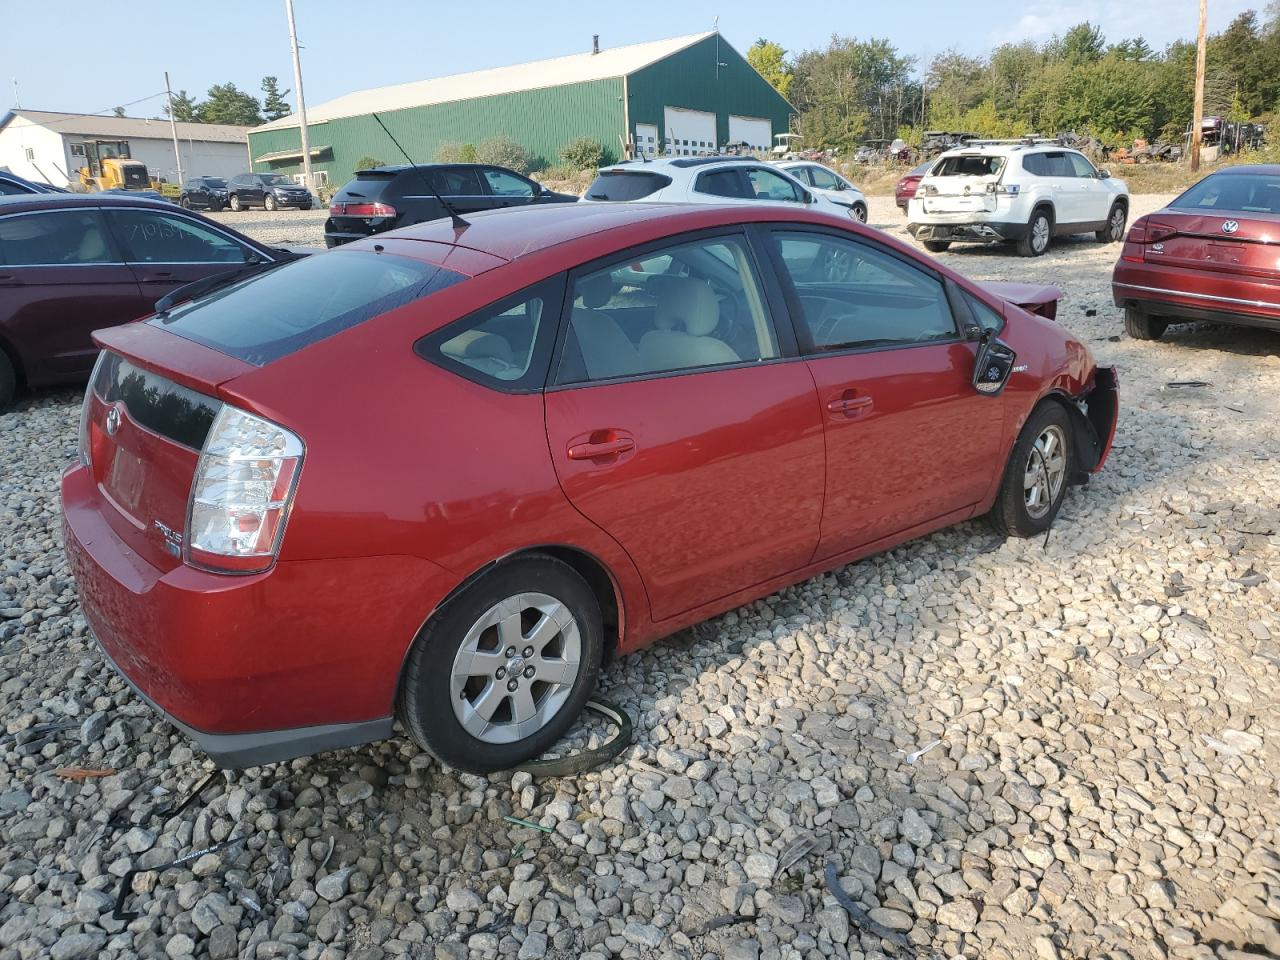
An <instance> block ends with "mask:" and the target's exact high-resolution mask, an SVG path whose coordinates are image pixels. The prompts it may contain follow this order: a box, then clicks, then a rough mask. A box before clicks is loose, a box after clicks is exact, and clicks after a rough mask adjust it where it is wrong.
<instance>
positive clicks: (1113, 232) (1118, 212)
mask: <svg viewBox="0 0 1280 960" xmlns="http://www.w3.org/2000/svg"><path fill="white" fill-rule="evenodd" d="M1128 216H1129V212H1128V211H1127V210H1126V209H1125V208H1124V204H1123V203H1116V204H1112V206H1111V212H1110V213H1108V214H1107V225H1106V226H1105V227H1103V228H1102V229H1101V230H1099V231H1098V232H1097V233H1095V234H1094V237H1095V238H1096V239H1097V241H1098V242H1099V243H1119V242H1120V241H1121V240H1123V239H1124V227H1125V221H1126V220H1127V219H1128Z"/></svg>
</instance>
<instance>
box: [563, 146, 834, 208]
mask: <svg viewBox="0 0 1280 960" xmlns="http://www.w3.org/2000/svg"><path fill="white" fill-rule="evenodd" d="M582 199H583V200H584V201H589V202H595V201H628V202H631V201H637V200H643V201H645V202H647V203H652V202H664V203H715V204H724V203H753V204H754V203H775V204H776V203H784V204H794V205H796V206H804V205H811V206H812V207H813V208H814V209H815V210H820V211H823V212H825V213H831V214H836V215H838V216H843V217H846V218H847V217H850V216H852V215H853V213H852V211H851V209H850V208H849V207H847V206H843V205H842V204H839V203H836V202H835V201H834V200H831V199H828V198H827V197H825V196H823V195H822V194H820V193H817V192H815V191H814V190H813V189H811V188H810V187H807V186H805V185H804V184H803V183H801V182H800V181H799V180H797V179H796V178H795V177H794V176H792V175H791V174H790V173H788V172H787V171H785V170H781V169H779V168H778V167H777V166H775V165H774V164H772V163H765V162H763V161H759V160H755V159H753V158H750V157H674V158H672V157H663V158H660V159H658V160H627V161H624V162H622V163H616V164H614V165H613V166H610V167H601V168H600V171H599V172H598V173H597V174H596V178H595V180H594V181H592V183H591V186H589V187H587V192H586V193H585V194H583V197H582Z"/></svg>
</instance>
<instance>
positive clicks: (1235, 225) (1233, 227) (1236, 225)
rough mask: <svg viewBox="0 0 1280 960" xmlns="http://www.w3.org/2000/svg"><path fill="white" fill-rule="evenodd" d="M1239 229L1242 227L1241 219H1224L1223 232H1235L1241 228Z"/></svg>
mask: <svg viewBox="0 0 1280 960" xmlns="http://www.w3.org/2000/svg"><path fill="white" fill-rule="evenodd" d="M1239 229H1240V221H1238V220H1223V221H1222V232H1223V233H1235V232H1236V231H1237V230H1239Z"/></svg>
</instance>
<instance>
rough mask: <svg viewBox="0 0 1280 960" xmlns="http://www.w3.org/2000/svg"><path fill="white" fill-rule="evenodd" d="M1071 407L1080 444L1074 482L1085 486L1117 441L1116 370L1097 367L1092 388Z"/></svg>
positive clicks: (1117, 386)
mask: <svg viewBox="0 0 1280 960" xmlns="http://www.w3.org/2000/svg"><path fill="white" fill-rule="evenodd" d="M1074 399H1075V401H1076V402H1075V403H1074V404H1072V405H1071V408H1070V409H1071V410H1072V412H1073V417H1072V419H1073V420H1074V421H1075V425H1076V429H1075V431H1074V433H1075V438H1076V440H1077V442H1076V443H1075V444H1074V446H1075V459H1076V476H1075V478H1074V479H1075V480H1076V481H1077V482H1079V483H1084V482H1086V481H1087V480H1088V479H1089V475H1090V474H1094V473H1097V472H1098V471H1099V470H1101V469H1102V467H1103V464H1105V463H1106V462H1107V457H1108V456H1109V455H1110V453H1111V445H1112V443H1114V442H1115V437H1116V424H1117V423H1118V422H1119V419H1120V394H1119V382H1118V377H1117V375H1116V368H1115V367H1098V368H1096V369H1095V370H1094V374H1093V388H1092V389H1091V390H1089V391H1088V392H1087V393H1084V394H1082V395H1081V396H1079V397H1075V398H1074Z"/></svg>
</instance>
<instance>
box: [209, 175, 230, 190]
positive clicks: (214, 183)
mask: <svg viewBox="0 0 1280 960" xmlns="http://www.w3.org/2000/svg"><path fill="white" fill-rule="evenodd" d="M204 185H205V186H206V187H214V188H216V189H219V190H220V189H222V188H223V187H225V186H226V185H227V181H225V180H223V179H222V178H221V177H205V178H204Z"/></svg>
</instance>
